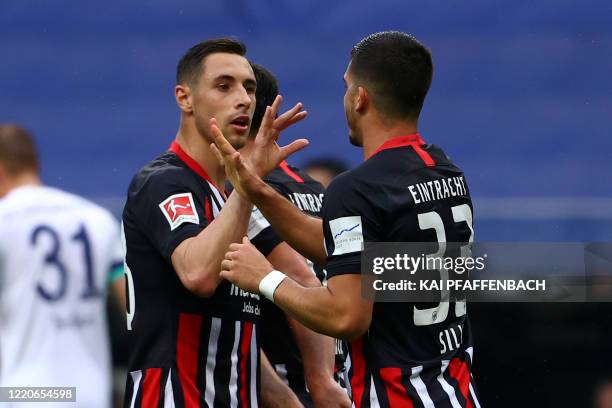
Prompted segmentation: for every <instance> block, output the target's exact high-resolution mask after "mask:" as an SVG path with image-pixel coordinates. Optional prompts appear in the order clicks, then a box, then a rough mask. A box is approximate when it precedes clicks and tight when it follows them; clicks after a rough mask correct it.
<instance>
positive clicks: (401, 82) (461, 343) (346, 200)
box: [215, 31, 479, 408]
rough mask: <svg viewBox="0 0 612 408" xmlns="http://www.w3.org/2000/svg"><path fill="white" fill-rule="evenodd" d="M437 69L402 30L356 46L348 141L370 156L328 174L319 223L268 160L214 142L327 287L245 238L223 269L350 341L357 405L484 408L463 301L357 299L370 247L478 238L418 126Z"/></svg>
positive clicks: (245, 190)
mask: <svg viewBox="0 0 612 408" xmlns="http://www.w3.org/2000/svg"><path fill="white" fill-rule="evenodd" d="M432 73H433V64H432V59H431V54H430V52H429V51H428V50H427V49H426V48H425V47H424V46H423V45H422V44H420V43H419V42H418V41H417V40H415V39H414V38H413V37H411V36H409V35H407V34H405V33H401V32H393V31H390V32H381V33H376V34H372V35H370V36H368V37H366V38H364V39H363V40H361V41H360V42H359V43H358V44H357V45H356V46H355V47H354V48H353V50H352V52H351V61H350V63H349V65H348V68H347V70H346V73H345V75H344V80H345V84H346V92H345V95H344V106H345V111H346V117H347V122H348V127H349V139H350V141H351V143H352V144H354V145H357V146H360V147H363V153H364V162H363V163H362V164H361V165H360V166H358V167H356V168H355V169H353V170H351V171H349V172H346V173H344V174H342V175H340V176H338V177H337V178H336V179H334V181H332V183H331V184H330V186H329V188H328V190H327V192H326V195H325V200H324V203H323V219H322V220H320V219H317V218H314V217H309V216H308V215H306V214H303V213H301V212H300V211H297V210H296V209H295V208H294V206H292V205H291V204H290V203H287V200H285V199H284V197H282V196H280V195H279V194H277V193H276V192H275V191H274V189H272V188H270V187H268V186H267V185H266V183H265V182H264V181H263V180H262V179H261V178H260V176H259V175H262V174H265V173H267V172H268V171H270V170H271V169H272V167H273V166H272V165H271V164H270V163H262V162H260V161H257V160H255V157H254V156H251V158H250V159H249V160H246V159H243V158H242V157H241V155H240V154H239V153H236V152H235V151H234V149H232V148H231V146H230V145H229V144H228V143H226V142H225V141H224V139H223V138H222V137H215V143H216V144H217V146H218V148H219V151H220V153H219V154H220V155H222V156H223V157H224V160H225V163H226V168H227V171H228V173H229V174H231V178H232V180H234V185H235V188H236V190H237V191H239V192H240V194H243V195H244V196H246V197H248V198H249V199H250V200H251V201H252V202H253V203H254V204H255V205H257V207H258V208H259V209H260V210H261V212H262V213H263V214H264V216H265V217H266V218H267V219H268V221H269V222H270V223H271V224H272V226H273V227H274V228H275V230H276V231H277V232H278V233H279V234H280V235H281V237H282V238H283V239H284V240H285V241H286V242H287V243H289V244H290V245H291V246H293V247H294V248H295V249H297V250H298V251H299V252H300V253H302V254H303V255H304V256H306V257H307V258H309V259H312V260H314V261H315V262H316V263H319V264H325V265H326V266H325V268H326V270H327V276H328V281H327V287H321V288H304V287H302V286H300V285H299V284H297V283H296V282H295V281H293V280H292V279H290V278H288V277H286V276H285V275H284V274H283V273H282V272H279V271H273V267H272V266H271V265H270V264H269V263H268V262H267V261H266V260H265V258H263V257H262V256H261V255H260V254H259V253H258V252H257V251H256V250H255V248H254V247H253V246H252V245H250V244H249V243H248V240H246V239H244V240H243V243H242V244H232V245H231V246H230V247H229V251H228V253H227V254H226V259H225V260H224V261H223V263H222V268H223V272H222V276H223V277H225V278H226V279H229V280H230V281H232V282H234V283H235V284H237V285H239V286H240V287H242V288H245V289H246V290H252V291H255V290H259V291H260V293H262V294H263V295H265V296H266V297H267V298H269V299H271V300H273V301H274V302H275V303H276V304H277V305H278V306H280V307H281V308H282V309H283V310H285V311H286V312H287V313H289V314H291V315H292V316H294V317H295V318H296V319H298V320H299V321H301V322H302V323H304V324H305V325H306V326H308V327H310V328H312V329H314V330H317V331H319V332H321V333H325V334H328V335H330V336H336V337H340V338H345V339H348V340H350V341H351V342H350V347H349V348H350V360H351V361H350V364H351V367H350V370H349V375H350V385H351V388H352V398H353V401H354V403H355V406H356V407H358V408H359V407H379V406H380V407H413V406H414V407H428V408H430V407H453V408H458V407H479V402H478V397H477V394H476V390H475V387H474V385H473V380H472V374H471V367H472V355H473V347H472V341H471V331H470V326H469V321H468V317H467V314H466V307H465V303H462V302H457V303H450V304H449V302H440V303H439V304H436V305H434V306H433V307H429V308H422V307H418V306H417V305H416V304H414V303H408V302H406V303H382V302H378V303H373V302H371V301H369V300H367V299H365V298H363V297H362V296H361V277H360V269H361V252H362V250H363V246H364V243H366V242H409V241H414V242H446V241H451V242H471V241H472V240H473V229H472V204H471V199H470V196H469V192H468V190H467V184H466V182H465V178H464V176H463V174H462V172H461V170H460V169H459V168H458V167H456V166H455V165H454V164H453V163H452V162H451V161H450V160H449V159H448V157H447V156H446V155H445V154H444V153H443V152H442V150H441V149H439V148H438V147H436V146H434V145H430V144H426V143H425V142H424V141H423V139H421V136H420V135H419V134H418V132H417V122H418V117H419V114H420V111H421V108H422V105H423V102H424V100H425V96H426V94H427V91H428V89H429V86H430V83H431V79H432ZM260 136H262V135H258V138H259V137H260ZM264 142H265V140H261V141H259V143H260V144H259V145H258V146H263V144H264ZM274 164H276V163H274Z"/></svg>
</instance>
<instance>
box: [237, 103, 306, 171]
mask: <svg viewBox="0 0 612 408" xmlns="http://www.w3.org/2000/svg"><path fill="white" fill-rule="evenodd" d="M282 101H283V97H282V96H280V95H278V96H277V97H276V99H274V102H273V103H272V106H268V107H267V108H266V112H265V113H264V117H263V119H262V121H261V126H260V127H259V132H258V133H257V136H256V137H255V143H254V146H253V149H252V150H251V154H250V155H249V161H250V162H251V163H252V164H253V168H254V170H255V171H256V172H257V174H258V175H259V176H265V175H266V174H268V173H269V172H271V171H272V170H273V169H275V168H276V167H277V166H278V165H279V164H280V163H281V162H282V161H283V160H285V159H286V158H287V157H289V156H290V155H292V154H293V153H295V152H297V151H298V150H301V149H303V148H304V147H306V146H307V145H308V140H306V139H298V140H295V141H294V142H292V143H290V144H288V145H286V146H283V147H280V146H279V145H278V143H277V140H278V137H279V135H280V132H282V131H283V130H285V129H286V128H288V127H289V126H291V125H293V124H295V123H298V122H299V121H301V120H302V119H304V118H306V115H307V114H308V113H307V112H306V111H304V110H302V109H303V106H302V104H301V103H297V104H296V105H295V106H294V107H293V108H291V109H290V110H288V111H287V112H285V113H283V114H282V115H280V116H278V117H276V116H277V112H278V108H279V107H280V104H281V103H282Z"/></svg>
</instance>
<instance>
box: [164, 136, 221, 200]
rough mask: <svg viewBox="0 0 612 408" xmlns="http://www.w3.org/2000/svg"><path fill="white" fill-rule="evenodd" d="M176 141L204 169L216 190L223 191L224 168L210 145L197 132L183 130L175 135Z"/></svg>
mask: <svg viewBox="0 0 612 408" xmlns="http://www.w3.org/2000/svg"><path fill="white" fill-rule="evenodd" d="M176 141H177V142H178V144H179V145H180V146H181V148H182V149H183V150H184V151H185V153H187V154H188V155H189V157H191V158H192V159H193V160H195V161H196V163H198V164H199V165H200V166H201V167H202V168H203V169H204V171H205V172H206V174H208V176H209V177H210V179H211V180H212V182H213V183H214V184H215V185H216V186H217V188H220V189H223V185H224V184H225V179H226V176H225V168H224V167H223V166H222V165H221V164H219V161H218V160H217V158H216V157H215V155H214V154H213V152H212V150H211V149H210V143H209V142H207V141H206V140H205V139H204V138H203V137H202V136H200V134H198V133H197V132H186V131H185V130H184V129H183V128H181V129H180V130H179V132H178V134H177V135H176Z"/></svg>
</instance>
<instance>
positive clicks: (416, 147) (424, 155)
mask: <svg viewBox="0 0 612 408" xmlns="http://www.w3.org/2000/svg"><path fill="white" fill-rule="evenodd" d="M410 146H412V148H413V149H414V151H415V152H416V154H418V155H419V157H420V158H421V160H423V162H425V165H426V166H427V167H433V166H435V165H436V162H435V161H434V159H433V158H432V157H431V156H430V155H429V153H427V152H426V151H425V150H423V148H422V147H421V146H420V145H418V144H417V143H413V144H411V145H410Z"/></svg>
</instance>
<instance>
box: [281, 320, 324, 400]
mask: <svg viewBox="0 0 612 408" xmlns="http://www.w3.org/2000/svg"><path fill="white" fill-rule="evenodd" d="M287 320H288V321H289V327H290V328H291V331H292V332H293V336H294V338H295V342H296V344H297V346H298V349H299V350H300V354H301V356H302V363H303V365H304V376H305V377H306V382H307V384H308V389H310V390H311V391H312V392H316V389H317V388H318V387H319V386H320V385H326V383H327V382H328V381H333V375H334V357H335V340H334V339H332V338H331V337H328V336H326V335H324V334H320V333H315V332H314V331H312V330H311V329H309V328H307V327H305V326H304V325H302V324H301V323H300V322H298V321H297V320H295V319H294V318H292V317H289V316H287Z"/></svg>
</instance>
